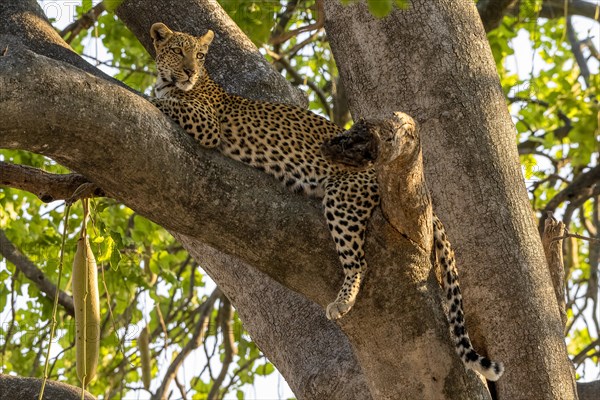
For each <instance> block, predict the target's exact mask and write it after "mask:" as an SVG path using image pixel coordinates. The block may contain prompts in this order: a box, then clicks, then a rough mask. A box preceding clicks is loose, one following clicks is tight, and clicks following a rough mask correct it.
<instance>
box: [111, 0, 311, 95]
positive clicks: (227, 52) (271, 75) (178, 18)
mask: <svg viewBox="0 0 600 400" xmlns="http://www.w3.org/2000/svg"><path fill="white" fill-rule="evenodd" d="M116 14H117V16H118V17H119V18H120V19H121V20H123V22H124V23H125V24H126V25H127V27H128V28H129V29H130V30H131V31H132V32H133V33H134V34H135V35H136V36H137V38H138V39H139V40H140V42H141V43H142V44H143V45H144V46H145V47H146V50H148V52H149V53H150V54H154V46H153V45H152V40H151V39H150V35H149V34H148V32H149V31H150V26H151V25H152V24H153V23H155V22H163V23H165V24H167V25H168V26H170V27H171V28H173V29H176V30H180V31H183V32H187V33H190V34H193V35H196V36H200V35H203V34H204V33H206V30H207V29H212V30H213V31H214V32H215V40H214V41H213V45H212V46H211V49H210V52H209V53H208V56H207V58H206V67H207V69H208V71H209V72H210V74H211V77H212V78H213V79H214V80H215V81H216V82H218V83H219V84H220V85H222V86H223V88H225V90H226V91H227V92H229V93H235V94H238V95H240V96H244V97H248V98H252V99H258V100H263V101H273V102H277V103H286V104H294V105H299V106H306V104H307V101H306V97H305V95H304V93H302V92H301V91H300V90H298V89H296V88H294V87H293V86H290V85H289V84H288V83H287V82H286V81H285V79H282V77H281V76H280V75H279V74H278V73H277V71H275V70H274V69H273V68H272V67H271V65H270V64H269V63H268V62H267V60H265V58H264V57H263V56H262V55H261V54H260V52H259V51H258V49H257V48H256V46H255V45H254V44H253V43H252V42H251V41H250V40H249V39H248V38H247V37H246V35H245V34H244V33H243V32H242V31H241V30H240V28H239V27H238V26H237V25H236V24H235V22H233V21H232V20H231V18H229V16H228V15H227V13H226V12H225V11H224V10H223V8H222V7H221V6H220V5H219V3H218V2H217V1H214V0H179V1H177V2H173V1H163V2H153V4H152V6H149V5H148V0H126V1H124V2H123V3H122V4H121V5H120V6H119V7H118V8H117V9H116ZM157 16H159V17H157Z"/></svg>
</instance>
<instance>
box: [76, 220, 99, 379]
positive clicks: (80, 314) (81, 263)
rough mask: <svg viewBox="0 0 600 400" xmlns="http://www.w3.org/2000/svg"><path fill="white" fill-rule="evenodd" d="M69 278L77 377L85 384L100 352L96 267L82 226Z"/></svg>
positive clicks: (96, 363)
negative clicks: (70, 278)
mask: <svg viewBox="0 0 600 400" xmlns="http://www.w3.org/2000/svg"><path fill="white" fill-rule="evenodd" d="M72 279H73V303H74V304H75V326H76V336H75V347H76V352H77V377H78V378H79V380H80V381H81V383H82V384H83V385H84V387H85V386H86V385H87V384H88V383H89V382H90V381H91V380H92V379H93V378H94V376H95V375H96V367H97V366H98V354H99V352H100V307H99V298H98V270H97V268H96V259H95V258H94V254H93V253H92V248H91V247H90V242H89V240H88V238H87V235H86V234H85V227H84V229H83V231H82V235H81V237H80V238H79V241H78V242H77V252H76V253H75V260H74V261H73V273H72Z"/></svg>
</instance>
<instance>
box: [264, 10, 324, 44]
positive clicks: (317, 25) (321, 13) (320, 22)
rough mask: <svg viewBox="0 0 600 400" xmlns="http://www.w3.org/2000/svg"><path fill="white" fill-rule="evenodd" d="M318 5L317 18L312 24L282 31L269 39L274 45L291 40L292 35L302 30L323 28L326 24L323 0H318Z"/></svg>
mask: <svg viewBox="0 0 600 400" xmlns="http://www.w3.org/2000/svg"><path fill="white" fill-rule="evenodd" d="M316 6H317V20H316V21H315V22H314V23H313V24H310V25H306V26H302V27H300V28H298V29H293V30H291V31H288V32H285V33H282V34H281V35H279V36H276V37H272V38H271V39H269V43H270V44H273V45H278V44H281V43H284V42H286V41H288V40H290V39H291V38H292V37H294V36H296V35H299V34H300V33H302V32H309V31H314V30H317V29H321V28H322V27H323V26H324V25H325V10H324V5H323V0H316Z"/></svg>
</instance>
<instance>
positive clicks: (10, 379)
mask: <svg viewBox="0 0 600 400" xmlns="http://www.w3.org/2000/svg"><path fill="white" fill-rule="evenodd" d="M41 387H42V380H41V379H37V378H21V377H18V376H9V375H4V374H0V400H15V399H37V398H38V396H39V393H40V388H41ZM56 399H60V400H80V399H81V388H77V387H75V386H71V385H66V384H64V383H59V382H53V381H47V382H46V387H45V389H44V400H56ZM84 399H85V400H95V399H96V398H95V397H94V396H92V395H91V394H90V393H88V392H87V391H86V392H85V397H84Z"/></svg>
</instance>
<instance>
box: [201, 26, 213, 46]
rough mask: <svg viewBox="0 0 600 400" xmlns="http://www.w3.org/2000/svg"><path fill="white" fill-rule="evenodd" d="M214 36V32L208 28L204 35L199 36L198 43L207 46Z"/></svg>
mask: <svg viewBox="0 0 600 400" xmlns="http://www.w3.org/2000/svg"><path fill="white" fill-rule="evenodd" d="M214 38H215V33H214V32H213V31H211V30H210V29H209V30H208V32H206V33H205V34H204V36H200V37H199V38H198V40H199V41H200V44H201V45H202V46H206V47H208V46H209V45H210V44H211V43H212V41H213V39H214Z"/></svg>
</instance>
